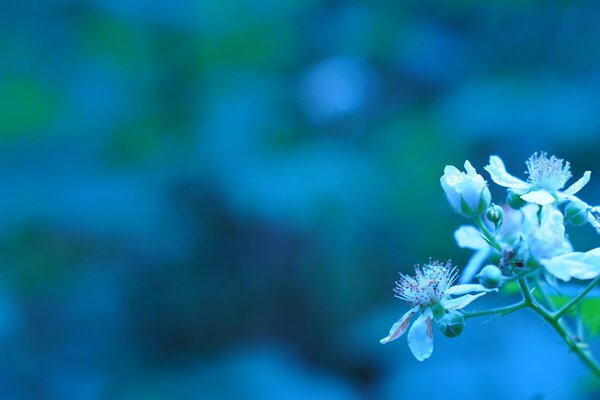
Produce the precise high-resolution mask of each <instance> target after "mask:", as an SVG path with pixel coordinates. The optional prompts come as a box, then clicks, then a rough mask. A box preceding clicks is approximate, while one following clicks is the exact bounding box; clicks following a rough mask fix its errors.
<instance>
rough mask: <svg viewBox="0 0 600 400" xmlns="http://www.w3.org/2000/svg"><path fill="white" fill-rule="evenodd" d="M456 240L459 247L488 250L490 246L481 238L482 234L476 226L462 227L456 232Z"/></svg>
mask: <svg viewBox="0 0 600 400" xmlns="http://www.w3.org/2000/svg"><path fill="white" fill-rule="evenodd" d="M454 239H455V240H456V243H457V244H458V246H459V247H462V248H467V249H473V250H481V249H487V248H488V247H489V245H488V244H487V243H486V241H485V240H483V237H481V232H479V230H477V228H475V227H474V226H470V225H462V226H461V227H459V228H458V229H457V230H456V231H454Z"/></svg>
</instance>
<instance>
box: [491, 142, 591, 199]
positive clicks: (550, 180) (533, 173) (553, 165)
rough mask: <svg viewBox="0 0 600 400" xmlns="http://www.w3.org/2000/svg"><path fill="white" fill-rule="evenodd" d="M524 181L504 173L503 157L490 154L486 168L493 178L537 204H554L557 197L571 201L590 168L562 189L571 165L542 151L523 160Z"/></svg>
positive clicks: (586, 179) (583, 184) (586, 180)
mask: <svg viewBox="0 0 600 400" xmlns="http://www.w3.org/2000/svg"><path fill="white" fill-rule="evenodd" d="M526 165H527V174H528V175H529V179H528V180H527V182H525V181H523V180H521V179H519V178H516V177H514V176H512V175H510V174H509V173H508V172H506V168H505V167H504V163H503V162H502V159H500V157H498V156H491V157H490V163H489V165H487V166H486V167H485V170H486V171H487V172H489V174H490V177H491V178H492V180H493V181H494V182H495V183H496V184H498V185H500V186H503V187H507V188H509V189H512V190H513V191H515V192H516V193H517V194H519V195H520V196H521V198H522V199H523V200H525V201H527V202H530V203H535V204H539V205H546V204H551V203H554V202H555V201H556V200H570V199H573V198H576V197H575V196H574V195H575V193H577V192H579V191H580V190H581V189H582V188H583V187H584V186H585V185H586V184H587V183H588V182H589V180H590V175H591V172H590V171H585V173H584V174H583V176H582V177H581V178H580V179H579V180H577V181H576V182H575V183H573V184H572V185H571V186H569V187H568V188H567V189H566V190H564V191H561V190H562V188H563V187H564V186H565V184H566V183H567V181H568V180H569V179H570V178H571V177H572V174H571V166H570V164H569V163H568V162H564V160H562V159H559V158H556V157H555V156H551V157H550V158H548V156H547V154H546V153H545V152H541V153H540V154H539V155H538V153H535V154H533V155H532V156H531V157H530V158H529V160H528V161H527V162H526Z"/></svg>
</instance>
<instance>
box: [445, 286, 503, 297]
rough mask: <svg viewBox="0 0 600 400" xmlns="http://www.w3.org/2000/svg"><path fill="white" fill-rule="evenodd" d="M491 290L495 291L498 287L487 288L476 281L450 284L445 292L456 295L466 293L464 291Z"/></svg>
mask: <svg viewBox="0 0 600 400" xmlns="http://www.w3.org/2000/svg"><path fill="white" fill-rule="evenodd" d="M492 291H496V292H497V291H498V289H488V288H486V287H484V286H483V285H480V284H478V283H468V284H465V285H455V286H451V287H450V288H449V289H448V290H447V291H446V294H449V295H453V296H457V295H461V294H466V293H473V292H492Z"/></svg>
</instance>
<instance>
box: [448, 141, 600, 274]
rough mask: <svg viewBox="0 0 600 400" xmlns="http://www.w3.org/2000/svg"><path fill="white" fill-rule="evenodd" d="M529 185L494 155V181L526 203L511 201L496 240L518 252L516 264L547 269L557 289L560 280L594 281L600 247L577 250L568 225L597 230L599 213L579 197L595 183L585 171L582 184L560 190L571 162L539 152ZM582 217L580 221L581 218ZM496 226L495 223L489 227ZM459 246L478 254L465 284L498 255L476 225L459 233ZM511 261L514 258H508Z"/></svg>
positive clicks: (530, 170)
mask: <svg viewBox="0 0 600 400" xmlns="http://www.w3.org/2000/svg"><path fill="white" fill-rule="evenodd" d="M526 166H527V174H528V175H529V179H528V181H527V182H525V181H523V180H521V179H519V178H516V177H514V176H512V175H510V174H509V173H508V172H506V169H505V167H504V163H503V162H502V160H501V159H500V157H498V156H491V157H490V162H489V164H488V165H487V166H486V167H485V170H486V171H488V172H489V174H490V177H491V179H492V181H494V182H495V183H497V184H498V185H500V186H503V187H506V188H508V190H509V194H508V196H507V198H511V196H513V200H514V195H515V194H516V195H517V196H518V197H519V198H520V199H521V200H522V203H516V204H515V202H514V201H509V202H508V203H509V204H508V205H507V206H505V208H504V212H505V218H504V219H505V221H504V223H503V226H502V227H500V228H499V229H494V230H495V232H494V238H495V239H496V240H497V241H498V242H499V243H501V244H502V247H503V248H510V249H512V250H514V252H515V253H514V254H515V257H513V260H512V261H516V260H519V261H520V262H523V263H524V264H525V265H527V266H530V267H532V268H535V267H537V266H539V265H542V266H543V267H544V268H545V269H544V271H543V274H544V278H545V279H546V280H547V281H548V283H549V284H551V285H552V286H556V278H558V279H560V280H563V281H569V280H570V279H571V278H577V279H592V278H595V277H596V276H598V275H599V274H600V258H599V257H598V256H597V255H598V254H600V248H597V249H593V250H590V251H588V252H575V251H573V246H572V244H571V242H570V241H569V238H568V236H567V235H566V227H565V221H567V222H570V218H571V217H573V218H571V219H573V220H574V221H577V222H578V223H576V225H581V224H582V223H585V222H589V223H590V224H591V225H592V226H593V227H594V228H596V229H598V228H599V226H600V223H599V221H598V218H597V209H596V208H595V207H590V206H589V205H587V203H585V202H583V201H582V200H581V199H579V198H578V197H576V196H575V194H576V193H578V192H579V191H580V190H581V189H582V188H583V187H584V186H585V185H586V184H587V183H588V182H589V180H590V176H591V172H590V171H586V172H585V173H584V174H583V177H581V178H580V179H579V180H578V181H576V182H575V183H574V184H572V185H571V186H570V187H568V188H567V189H565V190H564V191H561V190H562V188H563V187H564V186H565V184H566V182H567V181H568V180H569V179H570V178H571V176H572V175H571V171H570V164H569V163H568V162H564V161H563V160H562V159H558V158H556V157H555V156H551V157H548V156H547V154H546V153H544V152H542V153H539V154H538V153H535V154H534V155H532V156H531V157H530V158H529V160H528V161H527V162H526ZM576 218H578V220H576ZM488 225H490V228H492V227H491V225H492V224H491V223H488ZM454 236H455V239H456V241H457V243H458V245H459V246H460V247H467V248H471V249H474V250H477V252H476V253H475V254H474V256H473V257H472V258H471V261H470V262H469V264H468V265H467V267H466V268H465V270H464V271H463V274H462V275H461V278H460V281H461V282H468V281H470V280H471V279H472V278H473V277H474V275H475V273H476V272H477V271H478V270H479V268H480V267H481V265H483V263H484V262H485V260H486V259H487V258H488V257H489V256H490V255H491V254H492V253H493V252H494V249H493V248H491V247H490V246H489V245H488V243H486V242H485V241H484V240H483V239H482V237H481V233H480V232H479V231H478V230H477V229H476V228H475V227H473V226H468V225H467V226H461V227H460V228H459V229H458V230H457V231H456V232H455V234H454ZM509 261H510V260H509Z"/></svg>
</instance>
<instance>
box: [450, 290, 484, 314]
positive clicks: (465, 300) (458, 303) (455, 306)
mask: <svg viewBox="0 0 600 400" xmlns="http://www.w3.org/2000/svg"><path fill="white" fill-rule="evenodd" d="M484 294H485V292H482V293H477V294H465V295H464V296H461V297H457V298H456V299H447V300H442V301H440V304H441V305H442V307H444V308H445V309H446V310H460V309H461V308H465V307H466V306H468V305H469V304H471V303H472V302H473V301H475V300H476V299H478V298H479V297H481V296H483V295H484Z"/></svg>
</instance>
